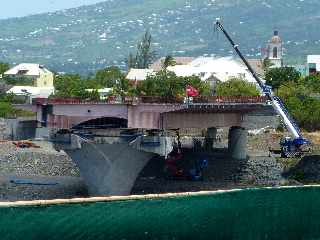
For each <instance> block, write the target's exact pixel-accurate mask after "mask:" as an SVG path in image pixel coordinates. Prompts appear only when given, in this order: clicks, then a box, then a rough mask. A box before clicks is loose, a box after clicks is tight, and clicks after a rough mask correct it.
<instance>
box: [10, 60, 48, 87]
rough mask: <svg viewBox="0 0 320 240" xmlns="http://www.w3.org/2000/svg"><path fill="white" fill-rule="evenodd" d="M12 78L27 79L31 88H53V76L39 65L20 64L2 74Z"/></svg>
mask: <svg viewBox="0 0 320 240" xmlns="http://www.w3.org/2000/svg"><path fill="white" fill-rule="evenodd" d="M4 76H8V77H12V78H17V79H19V78H29V79H31V80H32V81H33V84H32V85H33V87H40V88H42V87H53V86H54V85H53V79H54V74H53V73H52V72H50V71H49V70H48V69H46V68H45V67H44V66H42V65H40V64H34V63H21V64H19V65H17V66H15V67H13V68H11V69H9V70H8V71H6V72H5V73H4Z"/></svg>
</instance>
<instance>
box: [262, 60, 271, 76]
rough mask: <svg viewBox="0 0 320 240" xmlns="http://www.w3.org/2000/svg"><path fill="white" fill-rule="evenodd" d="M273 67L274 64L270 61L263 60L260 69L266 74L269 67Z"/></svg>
mask: <svg viewBox="0 0 320 240" xmlns="http://www.w3.org/2000/svg"><path fill="white" fill-rule="evenodd" d="M273 65H274V64H273V63H272V62H271V61H270V59H268V58H265V59H264V60H263V61H262V67H263V70H264V73H267V72H268V71H269V70H270V67H272V66H273Z"/></svg>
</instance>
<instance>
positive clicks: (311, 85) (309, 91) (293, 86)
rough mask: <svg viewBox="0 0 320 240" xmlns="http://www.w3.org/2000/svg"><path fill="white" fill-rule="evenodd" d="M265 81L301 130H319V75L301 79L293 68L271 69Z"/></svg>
mask: <svg viewBox="0 0 320 240" xmlns="http://www.w3.org/2000/svg"><path fill="white" fill-rule="evenodd" d="M266 80H267V83H269V84H270V85H271V86H273V89H274V91H275V93H276V95H278V96H279V97H280V98H281V99H282V101H283V102H284V104H285V105H286V106H287V108H288V110H289V112H290V114H291V115H292V116H293V118H294V119H295V120H296V121H297V122H298V124H299V125H300V126H301V127H302V128H304V129H306V130H308V131H313V130H319V129H320V75H316V76H308V77H301V75H300V74H299V72H297V71H295V70H294V69H293V68H273V69H271V70H269V71H268V73H267V74H266Z"/></svg>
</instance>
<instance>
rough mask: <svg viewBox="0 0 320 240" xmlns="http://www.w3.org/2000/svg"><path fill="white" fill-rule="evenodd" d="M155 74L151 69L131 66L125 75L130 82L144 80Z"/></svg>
mask: <svg viewBox="0 0 320 240" xmlns="http://www.w3.org/2000/svg"><path fill="white" fill-rule="evenodd" d="M153 74H155V72H154V70H153V69H136V68H131V69H130V70H129V72H128V74H127V76H126V79H128V80H129V81H131V82H134V83H137V82H139V81H144V80H146V79H147V77H148V76H149V75H153Z"/></svg>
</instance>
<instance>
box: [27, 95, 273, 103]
mask: <svg viewBox="0 0 320 240" xmlns="http://www.w3.org/2000/svg"><path fill="white" fill-rule="evenodd" d="M184 100H185V99H184V98H183V97H176V98H174V97H153V96H151V97H122V98H119V97H115V96H110V97H108V98H107V99H105V100H99V101H93V100H85V99H77V98H50V99H45V98H35V99H33V104H34V105H47V104H49V105H81V104H85V105H92V104H129V105H131V104H146V103H147V104H161V103H163V104H166V103H167V104H183V103H184ZM267 100H268V99H267V97H265V96H255V97H245V96H241V97H217V96H212V97H195V98H193V99H192V103H196V104H201V103H204V104H205V103H207V104H210V103H211V104H215V103H216V104H219V103H226V104H228V103H230V104H232V103H237V104H248V103H265V102H266V101H267Z"/></svg>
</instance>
